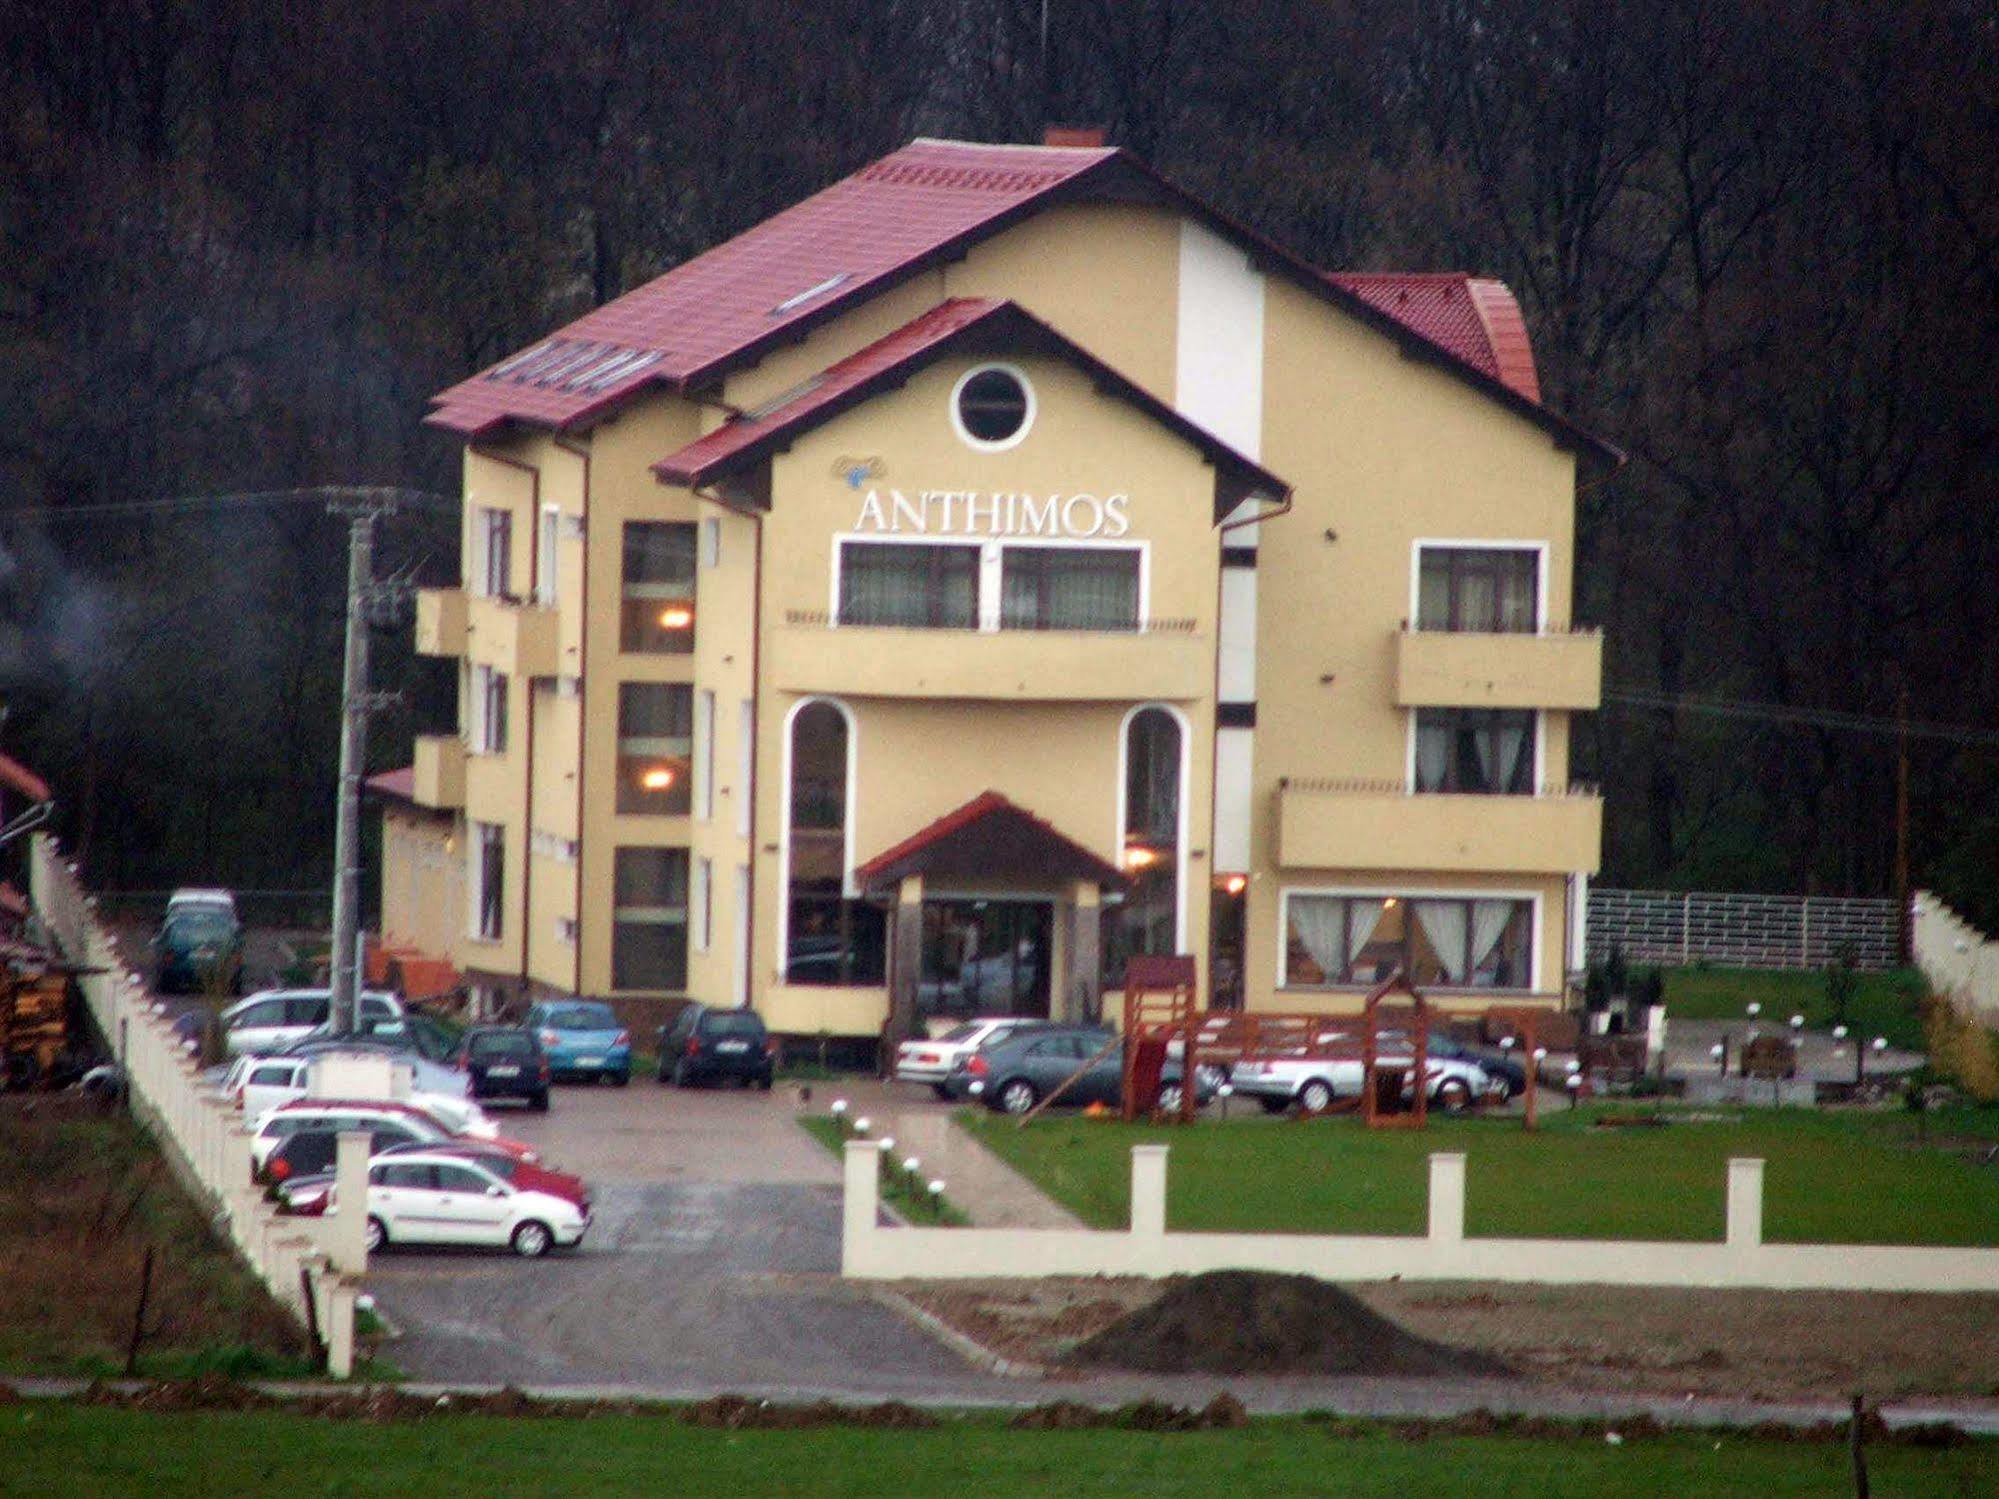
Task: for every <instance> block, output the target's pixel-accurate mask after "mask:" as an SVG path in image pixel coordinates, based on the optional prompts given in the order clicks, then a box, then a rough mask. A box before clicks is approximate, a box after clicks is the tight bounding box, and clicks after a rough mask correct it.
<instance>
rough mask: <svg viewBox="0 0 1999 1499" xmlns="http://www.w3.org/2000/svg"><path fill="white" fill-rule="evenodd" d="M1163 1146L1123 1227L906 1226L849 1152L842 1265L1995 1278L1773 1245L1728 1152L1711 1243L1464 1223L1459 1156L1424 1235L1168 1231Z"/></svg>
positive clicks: (1543, 1276)
mask: <svg viewBox="0 0 1999 1499" xmlns="http://www.w3.org/2000/svg"><path fill="white" fill-rule="evenodd" d="M1166 1152H1167V1147H1166V1146H1164V1145H1135V1146H1133V1147H1132V1152H1131V1225H1130V1227H1128V1228H1125V1229H1122V1230H1119V1229H983V1228H906V1227H900V1226H896V1225H890V1224H884V1223H883V1222H882V1221H881V1202H880V1191H881V1179H880V1173H881V1147H880V1146H879V1144H878V1143H876V1142H874V1141H871V1140H853V1141H849V1142H848V1144H847V1151H846V1199H845V1206H844V1218H843V1222H842V1225H841V1229H842V1232H841V1254H840V1273H841V1274H842V1275H845V1276H847V1277H849V1278H850V1279H856V1280H911V1279H929V1280H957V1279H967V1278H975V1277H993V1278H1011V1279H1022V1278H1032V1277H1035V1276H1042V1275H1136V1276H1144V1277H1147V1278H1157V1277H1159V1276H1165V1275H1197V1274H1200V1273H1201V1272H1203V1271H1208V1270H1271V1271H1280V1272H1285V1273H1290V1274H1297V1275H1311V1276H1316V1277H1318V1278H1319V1279H1320V1280H1331V1281H1379V1280H1484V1281H1506V1282H1511V1283H1517V1284H1532V1285H1621V1286H1717V1287H1732V1288H1752V1287H1757V1288H1765V1289H1772V1290H1794V1291H1801V1290H1826V1291H1834V1290H1837V1291H1999V1249H1935V1248H1903V1247H1900V1246H1890V1245H1879V1244H1770V1243H1766V1242H1765V1241H1764V1238H1763V1162H1762V1161H1760V1160H1734V1161H1730V1162H1729V1163H1728V1189H1727V1190H1728V1197H1727V1204H1728V1216H1727V1232H1726V1234H1725V1235H1724V1237H1723V1238H1722V1240H1721V1242H1719V1243H1715V1242H1712V1241H1707V1242H1692V1243H1679V1242H1673V1243H1658V1242H1643V1241H1638V1240H1619V1239H1484V1238H1478V1239H1474V1238H1467V1237H1466V1236H1465V1158H1464V1157H1463V1156H1462V1155H1433V1156H1431V1157H1430V1203H1429V1227H1428V1231H1427V1232H1426V1233H1424V1234H1422V1235H1421V1236H1393V1235H1386V1234H1380V1235H1360V1234H1346V1235H1342V1234H1221V1233H1168V1232H1167V1229H1166Z"/></svg>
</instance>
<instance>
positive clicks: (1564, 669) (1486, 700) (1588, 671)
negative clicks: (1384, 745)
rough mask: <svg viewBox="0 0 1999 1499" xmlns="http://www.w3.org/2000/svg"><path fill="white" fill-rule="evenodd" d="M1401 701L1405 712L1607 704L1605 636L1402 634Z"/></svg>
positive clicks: (1398, 646) (1398, 641)
mask: <svg viewBox="0 0 1999 1499" xmlns="http://www.w3.org/2000/svg"><path fill="white" fill-rule="evenodd" d="M1394 641H1395V702H1396V705H1397V706H1398V707H1403V708H1565V709H1568V710H1570V711H1577V712H1580V711H1588V710H1590V709H1593V708H1596V707H1598V706H1599V705H1600V704H1601V702H1602V700H1603V636H1602V634H1601V633H1599V632H1598V631H1595V630H1585V631H1566V630H1564V631H1550V632H1547V633H1544V634H1539V635H1527V634H1471V633H1459V632H1456V631H1446V630H1400V631H1397V632H1396V635H1395V637H1394Z"/></svg>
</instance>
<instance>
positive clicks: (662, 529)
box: [625, 521, 695, 593]
mask: <svg viewBox="0 0 1999 1499" xmlns="http://www.w3.org/2000/svg"><path fill="white" fill-rule="evenodd" d="M694 546H695V542H694V527H693V526H691V525H687V524H684V523H680V522H673V521H627V522H626V523H625V590H626V592H628V593H629V592H632V591H634V590H635V589H637V588H639V587H643V586H648V585H650V586H653V587H661V588H667V589H675V588H679V589H684V590H686V591H687V592H688V593H692V592H693V591H694Z"/></svg>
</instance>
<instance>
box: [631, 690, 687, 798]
mask: <svg viewBox="0 0 1999 1499" xmlns="http://www.w3.org/2000/svg"><path fill="white" fill-rule="evenodd" d="M693 717H694V689H693V688H691V687H688V686H686V685H684V684H681V683H676V682H625V683H622V684H620V686H619V688H618V810H619V811H620V812H638V813H652V814H655V815H669V816H678V815H682V814H684V813H686V811H687V810H688V808H689V807H690V805H691V804H692V802H691V797H692V791H693V784H694V774H693V770H694V764H693V751H694V734H693V728H694V726H693Z"/></svg>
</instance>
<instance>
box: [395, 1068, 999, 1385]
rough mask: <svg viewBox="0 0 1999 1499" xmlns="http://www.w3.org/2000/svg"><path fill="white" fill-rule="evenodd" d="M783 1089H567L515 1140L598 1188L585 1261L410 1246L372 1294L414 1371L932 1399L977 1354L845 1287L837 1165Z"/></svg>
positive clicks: (443, 1376) (968, 1373) (570, 1254)
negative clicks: (859, 1380)
mask: <svg viewBox="0 0 1999 1499" xmlns="http://www.w3.org/2000/svg"><path fill="white" fill-rule="evenodd" d="M793 1115H794V1108H793V1104H792V1102H791V1101H790V1100H789V1099H788V1098H787V1097H786V1096H785V1095H784V1094H783V1093H782V1092H779V1093H773V1094H764V1093H750V1092H736V1091H733V1090H724V1091H715V1092H710V1091H706V1090H693V1091H684V1090H680V1089H664V1088H659V1087H657V1086H656V1085H654V1084H652V1083H650V1082H648V1081H634V1082H633V1084H632V1085H631V1087H630V1088H627V1089H612V1088H587V1087H585V1088H559V1089H558V1090H557V1091H556V1094H555V1097H554V1101H553V1107H552V1109H551V1110H550V1112H549V1114H548V1115H547V1116H538V1115H530V1114H508V1115H504V1116H502V1123H503V1127H505V1128H506V1129H507V1130H508V1132H510V1133H514V1134H517V1135H518V1136H520V1137H521V1138H523V1139H528V1140H530V1141H533V1142H534V1143H536V1144H537V1145H539V1146H541V1148H542V1149H543V1150H544V1152H545V1154H546V1155H547V1157H548V1159H549V1160H551V1161H552V1162H554V1163H556V1164H558V1165H561V1166H563V1167H565V1168H567V1169H571V1170H576V1171H579V1172H581V1173H582V1174H583V1175H584V1176H585V1177H586V1178H587V1179H588V1180H589V1181H590V1182H591V1184H592V1187H593V1189H594V1191H595V1194H596V1204H595V1212H594V1221H593V1222H592V1224H591V1227H590V1232H589V1233H588V1234H587V1235H586V1236H585V1238H584V1241H583V1244H582V1246H581V1247H580V1248H579V1249H576V1250H573V1251H566V1252H557V1253H556V1254H553V1255H551V1256H549V1257H548V1258H546V1259H543V1260H520V1259H516V1258H514V1257H512V1256H510V1255H508V1254H505V1253H504V1252H485V1251H473V1250H450V1251H445V1250H432V1249H426V1250H422V1251H417V1250H407V1251H397V1250H394V1249H391V1250H389V1251H388V1252H386V1253H383V1254H379V1255H377V1256H375V1258H374V1260H373V1261H372V1263H371V1264H370V1266H369V1272H368V1289H369V1291H370V1292H371V1293H372V1294H373V1295H374V1297H375V1298H376V1302H377V1305H378V1306H379V1308H380V1309H381V1311H382V1312H383V1313H384V1314H385V1315H386V1316H387V1317H388V1318H389V1320H390V1321H391V1322H392V1323H393V1324H395V1326H396V1327H397V1328H398V1329H399V1330H400V1332H401V1334H402V1335H401V1336H400V1337H399V1338H398V1339H397V1340H395V1341H394V1342H393V1343H391V1345H390V1346H389V1347H388V1348H387V1349H386V1350H385V1354H386V1356H387V1357H388V1358H389V1359H390V1360H392V1361H393V1362H394V1363H395V1364H396V1365H397V1366H398V1367H399V1368H401V1369H402V1370H403V1371H404V1372H405V1373H406V1374H408V1375H409V1376H410V1377H411V1378H413V1379H419V1380H435V1381H443V1382H473V1383H482V1384H507V1383H511V1384H519V1385H543V1386H576V1385H607V1384H616V1385H649V1386H661V1385H664V1386H679V1387H690V1388H693V1387H698V1388H707V1389H728V1388H755V1387H782V1388H787V1389H799V1388H824V1389H839V1388H843V1387H845V1386H847V1385H849V1384H850V1383H852V1382H853V1380H854V1379H855V1377H856V1376H857V1375H860V1376H864V1377H865V1380H866V1382H867V1383H868V1384H869V1385H870V1386H871V1387H873V1388H876V1389H879V1390H881V1391H883V1392H884V1393H901V1394H905V1395H909V1396H917V1395H921V1394H924V1393H926V1392H927V1391H929V1390H932V1389H934V1388H936V1387H937V1386H938V1385H939V1384H942V1383H950V1384H954V1385H955V1384H958V1383H961V1382H963V1381H965V1380H966V1379H967V1378H968V1377H970V1378H971V1379H972V1380H973V1382H974V1383H980V1382H983V1378H984V1377H983V1376H979V1375H978V1374H977V1373H976V1371H974V1370H972V1369H971V1368H970V1367H969V1366H968V1365H967V1364H966V1363H965V1362H964V1361H963V1360H962V1359H961V1358H959V1357H958V1356H957V1355H956V1354H954V1353H952V1352H951V1351H950V1350H948V1349H947V1348H945V1347H944V1346H943V1345H942V1344H940V1343H938V1342H936V1341H935V1340H934V1339H932V1338H931V1337H930V1336H929V1335H928V1334H927V1333H925V1332H923V1331H922V1330H921V1329H919V1328H918V1327H917V1326H915V1325H914V1324H913V1323H912V1322H910V1321H908V1320H907V1319H906V1318H904V1317H903V1316H901V1315H900V1314H898V1313H897V1312H895V1311H893V1310H891V1309H890V1308H888V1307H886V1306H884V1305H882V1304H880V1303H879V1302H877V1301H875V1300H873V1299H872V1298H870V1297H869V1296H868V1295H866V1293H865V1292H863V1291H860V1290H858V1289H856V1288H853V1287H852V1286H850V1285H848V1284H847V1283H845V1282H842V1281H841V1280H840V1279H839V1262H840V1199H839V1186H838V1173H837V1171H836V1169H835V1163H834V1161H833V1159H832V1157H831V1156H829V1155H827V1154H826V1153H825V1152H824V1151H823V1150H821V1148H820V1147H819V1146H818V1145H817V1144H816V1143H815V1142H814V1141H813V1140H812V1139H811V1138H810V1137H809V1136H807V1135H806V1134H805V1132H804V1131H803V1130H801V1129H800V1128H799V1127H798V1125H797V1123H796V1122H795V1119H794V1117H793Z"/></svg>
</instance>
